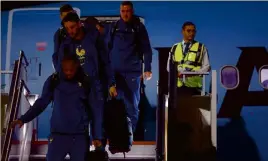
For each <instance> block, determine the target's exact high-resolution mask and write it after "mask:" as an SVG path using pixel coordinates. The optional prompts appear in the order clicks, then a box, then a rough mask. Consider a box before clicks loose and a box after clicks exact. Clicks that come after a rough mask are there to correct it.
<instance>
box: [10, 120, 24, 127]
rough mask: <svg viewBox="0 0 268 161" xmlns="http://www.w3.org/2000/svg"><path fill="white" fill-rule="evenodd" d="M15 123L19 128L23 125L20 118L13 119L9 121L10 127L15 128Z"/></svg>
mask: <svg viewBox="0 0 268 161" xmlns="http://www.w3.org/2000/svg"><path fill="white" fill-rule="evenodd" d="M17 125H19V128H21V127H22V126H23V122H22V121H21V120H14V121H13V122H12V123H11V128H15V127H16V126H17Z"/></svg>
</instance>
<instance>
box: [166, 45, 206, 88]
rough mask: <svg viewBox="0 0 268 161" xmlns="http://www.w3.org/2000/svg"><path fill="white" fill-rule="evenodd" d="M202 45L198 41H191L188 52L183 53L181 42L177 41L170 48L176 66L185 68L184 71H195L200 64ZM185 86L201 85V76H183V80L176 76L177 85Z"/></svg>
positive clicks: (198, 86) (197, 86) (199, 86)
mask: <svg viewBox="0 0 268 161" xmlns="http://www.w3.org/2000/svg"><path fill="white" fill-rule="evenodd" d="M203 50H204V45H203V44H201V43H199V42H196V41H195V42H193V44H192V46H191V48H190V49H189V51H188V53H186V54H185V56H184V54H183V46H182V43H177V44H175V45H173V47H172V48H171V52H174V53H171V54H172V55H173V60H174V61H175V62H177V63H178V67H181V68H182V69H185V70H186V71H193V72H194V71H196V70H199V69H200V68H201V66H202V59H203ZM183 85H185V86H187V87H196V88H201V87H202V76H191V77H185V82H183V81H182V78H178V81H177V86H178V87H181V86H183Z"/></svg>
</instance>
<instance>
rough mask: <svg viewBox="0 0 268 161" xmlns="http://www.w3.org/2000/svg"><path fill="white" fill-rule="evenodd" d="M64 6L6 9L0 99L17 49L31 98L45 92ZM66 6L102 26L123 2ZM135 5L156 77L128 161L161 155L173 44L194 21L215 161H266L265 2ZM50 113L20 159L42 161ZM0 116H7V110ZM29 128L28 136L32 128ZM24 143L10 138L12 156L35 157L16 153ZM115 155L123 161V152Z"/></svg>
mask: <svg viewBox="0 0 268 161" xmlns="http://www.w3.org/2000/svg"><path fill="white" fill-rule="evenodd" d="M65 3H66V2H60V3H52V4H43V5H39V6H32V7H28V8H19V9H13V10H10V11H3V12H1V13H2V15H1V18H2V20H1V21H2V34H1V40H2V48H1V82H2V83H1V97H2V95H3V98H4V95H5V96H8V94H10V91H9V87H11V84H12V82H11V80H12V77H11V76H12V74H13V71H14V69H16V64H15V63H14V62H15V60H18V59H19V55H20V51H23V53H24V55H25V57H26V58H27V61H28V63H29V66H28V67H27V68H26V69H27V74H26V75H24V76H25V77H27V81H25V82H26V86H27V87H28V89H29V91H31V94H32V95H27V98H29V99H30V100H32V101H34V100H35V99H36V98H37V97H38V95H40V93H41V90H42V88H41V86H42V84H43V83H44V80H45V79H46V78H47V77H48V76H49V75H50V74H51V73H52V72H53V67H52V61H51V56H52V54H53V35H54V33H55V31H56V30H57V29H58V28H59V27H60V19H59V7H60V6H61V5H62V4H65ZM68 4H70V5H72V6H74V7H75V10H76V11H77V13H78V14H79V15H80V17H81V19H84V18H86V17H88V16H94V17H96V18H97V19H98V20H100V21H103V22H105V21H115V20H117V19H118V18H119V6H120V2H74V1H72V2H71V1H70V2H68ZM134 8H135V14H137V15H138V16H140V18H141V19H142V21H143V23H144V24H145V26H146V28H147V30H148V34H149V37H150V42H151V46H152V48H153V62H152V66H153V68H152V69H153V71H152V72H153V78H152V80H150V81H146V82H145V86H146V87H145V94H146V99H147V100H146V101H147V106H146V107H144V109H143V113H142V114H141V115H143V116H146V118H143V119H142V121H140V125H139V126H140V129H139V131H140V132H139V133H140V135H139V136H137V137H140V138H139V141H137V142H135V143H134V149H133V153H131V152H130V153H129V154H127V155H126V157H127V158H135V159H140V158H147V159H151V160H152V159H153V160H154V158H155V156H156V155H158V154H156V153H158V152H155V146H157V145H156V144H157V139H156V138H158V139H163V138H161V137H160V136H159V135H157V132H156V130H157V129H156V126H155V125H156V123H157V120H156V116H155V113H156V110H157V109H158V108H159V106H161V105H163V104H165V101H164V100H163V98H164V97H165V96H166V95H167V94H168V72H167V71H166V64H167V58H168V54H169V51H170V48H171V47H172V45H173V44H175V43H177V42H180V41H182V37H181V26H182V24H183V23H184V22H185V21H192V22H193V23H195V24H196V27H197V31H198V32H197V37H196V40H198V41H201V42H202V43H204V44H205V45H206V47H207V48H208V51H209V58H210V63H211V66H212V71H216V73H215V74H216V83H215V86H216V89H217V92H216V95H217V99H216V112H217V120H215V121H214V122H217V132H216V136H217V137H216V139H217V141H216V145H217V160H220V161H229V160H230V161H231V160H234V161H235V160H243V161H252V160H254V161H268V153H266V146H267V145H268V139H267V134H268V129H267V128H265V127H266V126H267V123H266V122H267V121H268V119H267V118H268V117H267V115H268V108H267V107H268V101H267V98H268V94H267V87H266V86H267V85H266V84H267V83H265V82H267V79H268V78H267V72H268V71H267V68H268V49H267V48H268V30H267V28H268V21H265V20H266V19H267V18H266V15H268V10H267V8H268V2H175V1H174V2H160V1H159V2H142V1H140V2H138V1H137V2H134ZM23 62H24V61H23ZM24 63H25V62H24ZM207 77H208V78H206V83H205V84H206V91H209V86H210V84H211V81H212V80H211V77H212V74H210V75H209V76H207ZM2 87H3V89H2ZM214 94H215V93H214ZM25 95H26V94H25ZM1 99H2V98H1ZM4 99H6V97H5V98H4ZM4 99H2V100H4ZM24 106H26V105H24ZM27 107H28V105H27ZM24 110H25V109H24ZM51 111H52V109H51V108H50V107H48V108H47V109H46V111H45V112H44V113H43V114H41V115H40V116H39V117H38V119H36V120H35V121H34V122H33V124H31V125H29V126H28V127H30V128H31V126H32V129H33V131H30V133H33V137H32V138H31V140H33V144H32V145H31V149H35V151H36V152H31V155H29V156H22V157H26V158H27V157H30V158H44V156H45V152H46V146H47V136H48V132H49V124H48V123H49V118H50V115H51ZM1 112H2V113H3V112H4V111H3V110H2V105H1ZM23 112H25V111H19V114H21V113H23ZM1 122H3V121H2V120H1ZM2 127H3V125H2ZM24 130H26V131H27V127H24ZM21 131H23V130H21ZM15 133H16V134H17V135H15V136H14V137H13V140H14V139H17V140H18V139H19V135H20V134H21V132H20V130H18V129H16V130H15ZM159 137H160V138H159ZM140 140H142V141H140ZM20 145H21V144H16V142H15V141H13V144H12V147H13V149H12V150H11V152H10V155H11V156H12V157H13V158H17V157H18V155H19V154H21V152H23V151H24V152H26V151H27V150H28V153H30V152H29V151H30V149H19V147H20ZM14 147H15V148H14ZM16 148H17V149H16ZM14 149H15V150H14ZM16 150H17V151H16ZM19 150H21V151H19ZM31 151H32V150H31ZM32 153H34V154H32ZM159 153H161V154H160V155H162V153H164V152H162V151H161V152H159ZM112 158H114V159H120V158H122V155H121V154H118V155H117V154H116V155H113V156H112ZM27 159H29V158H27Z"/></svg>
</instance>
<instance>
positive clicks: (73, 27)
mask: <svg viewBox="0 0 268 161" xmlns="http://www.w3.org/2000/svg"><path fill="white" fill-rule="evenodd" d="M63 25H64V27H65V29H66V30H67V33H68V34H69V36H70V37H71V38H76V37H77V35H78V34H79V31H80V27H81V23H80V22H71V21H67V22H64V23H63Z"/></svg>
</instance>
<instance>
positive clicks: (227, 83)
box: [220, 66, 239, 90]
mask: <svg viewBox="0 0 268 161" xmlns="http://www.w3.org/2000/svg"><path fill="white" fill-rule="evenodd" d="M220 80H221V85H222V86H223V87H224V88H225V89H227V90H232V89H235V88H236V87H237V86H238V84H239V71H238V69H237V68H236V67H235V66H224V67H222V68H221V70H220Z"/></svg>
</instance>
